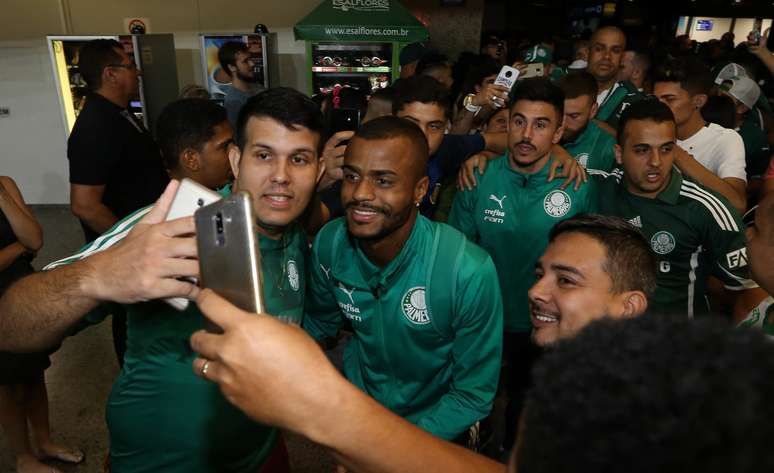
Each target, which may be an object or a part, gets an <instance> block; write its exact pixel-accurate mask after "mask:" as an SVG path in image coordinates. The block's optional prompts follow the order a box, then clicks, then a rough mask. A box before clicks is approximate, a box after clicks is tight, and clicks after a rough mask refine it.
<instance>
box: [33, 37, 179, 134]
mask: <svg viewBox="0 0 774 473" xmlns="http://www.w3.org/2000/svg"><path fill="white" fill-rule="evenodd" d="M46 39H47V42H48V50H49V53H50V56H51V65H52V67H53V70H54V81H55V83H56V88H57V96H58V97H59V103H60V106H61V109H62V119H63V121H64V125H65V139H67V138H68V137H69V136H70V131H71V130H72V129H73V125H74V124H75V119H76V118H77V117H78V113H80V111H81V109H82V108H83V105H84V103H85V100H86V96H87V95H88V88H87V86H86V82H85V81H84V80H83V77H82V76H81V74H80V71H79V69H78V62H79V57H78V52H79V51H80V48H81V46H83V45H84V44H86V43H87V42H89V41H92V40H94V39H114V40H116V41H118V42H119V43H121V46H122V47H123V49H124V52H126V54H127V55H128V56H129V57H130V58H132V59H133V60H134V63H135V64H136V65H137V68H138V69H140V70H141V71H142V76H141V77H140V87H139V92H138V94H137V96H136V97H132V98H131V100H130V102H129V110H130V111H131V112H132V113H134V115H135V116H136V117H137V118H139V119H141V120H142V122H143V123H144V124H145V127H146V128H148V130H151V131H154V130H155V125H156V119H157V118H158V116H159V114H160V113H161V110H162V109H163V108H164V107H165V106H166V105H167V104H168V103H169V102H172V101H173V100H175V99H176V98H177V94H178V90H179V87H178V83H177V63H176V59H175V43H174V39H173V36H172V35H171V34H149V35H115V36H110V35H106V36H48V37H46Z"/></svg>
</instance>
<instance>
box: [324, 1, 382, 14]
mask: <svg viewBox="0 0 774 473" xmlns="http://www.w3.org/2000/svg"><path fill="white" fill-rule="evenodd" d="M333 8H334V9H336V10H341V11H349V10H355V11H367V12H375V11H390V0H333Z"/></svg>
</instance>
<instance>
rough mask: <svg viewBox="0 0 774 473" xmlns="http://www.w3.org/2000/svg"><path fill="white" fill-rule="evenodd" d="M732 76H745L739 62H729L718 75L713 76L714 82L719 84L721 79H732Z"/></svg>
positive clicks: (721, 81) (745, 73)
mask: <svg viewBox="0 0 774 473" xmlns="http://www.w3.org/2000/svg"><path fill="white" fill-rule="evenodd" d="M734 77H747V71H745V70H744V67H742V66H740V65H739V64H737V63H735V62H730V63H728V64H726V65H725V66H724V67H723V69H721V70H720V72H718V75H717V77H716V78H715V84H717V85H720V84H722V83H723V81H727V80H729V79H733V78H734Z"/></svg>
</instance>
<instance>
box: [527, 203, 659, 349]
mask: <svg viewBox="0 0 774 473" xmlns="http://www.w3.org/2000/svg"><path fill="white" fill-rule="evenodd" d="M548 239H549V242H550V243H549V244H548V248H546V251H545V253H543V256H541V257H540V259H539V260H538V262H537V264H536V265H535V275H536V279H537V281H535V284H534V285H533V286H532V287H531V288H530V290H529V295H528V297H529V306H530V315H531V317H532V326H533V331H532V339H533V340H534V341H535V343H536V344H537V345H539V346H547V345H553V344H554V343H556V342H557V341H559V340H562V339H566V338H571V337H574V336H575V335H576V334H577V333H578V332H579V331H580V330H581V329H582V328H583V327H585V326H586V325H588V324H589V323H591V322H592V321H594V320H597V319H601V318H603V317H611V318H630V317H636V316H639V315H642V314H643V313H644V312H645V310H646V309H647V308H648V297H650V296H651V295H652V294H653V291H655V289H656V260H655V258H654V257H653V255H652V254H651V252H650V247H649V246H648V242H647V240H645V238H644V237H643V236H642V234H641V233H640V232H639V231H638V230H637V229H636V228H635V227H634V226H632V225H631V224H630V223H629V222H627V221H626V220H623V219H620V218H616V217H607V216H602V215H593V214H585V215H578V216H575V217H573V218H570V219H568V220H564V221H563V222H559V223H558V224H556V226H554V228H552V229H551V233H550V234H549V236H548ZM578 248H583V251H578Z"/></svg>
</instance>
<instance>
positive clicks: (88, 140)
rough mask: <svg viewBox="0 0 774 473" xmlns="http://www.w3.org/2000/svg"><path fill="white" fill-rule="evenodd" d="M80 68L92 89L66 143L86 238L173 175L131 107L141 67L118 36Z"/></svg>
mask: <svg viewBox="0 0 774 473" xmlns="http://www.w3.org/2000/svg"><path fill="white" fill-rule="evenodd" d="M79 65H80V72H81V75H82V76H83V78H84V79H85V80H86V83H87V84H88V86H89V89H90V90H91V94H89V96H88V98H87V99H86V105H85V106H84V107H83V110H81V113H80V114H79V115H78V119H77V120H76V121H75V126H74V127H73V130H72V133H71V134H70V139H69V140H68V141H67V158H68V159H69V160H70V209H71V210H72V212H73V214H74V215H75V216H76V217H78V218H79V219H80V221H81V226H82V227H83V233H84V235H85V237H86V242H87V243H88V242H90V241H92V240H94V239H95V238H96V237H98V236H99V235H101V234H102V233H104V232H105V231H107V230H108V229H109V228H110V227H112V226H113V224H115V223H116V222H117V221H118V220H120V219H122V218H124V217H126V216H127V215H129V214H130V213H132V212H134V211H135V210H137V209H139V208H141V207H144V206H146V205H150V204H152V203H153V202H155V200H156V199H157V198H158V197H159V196H160V195H161V193H162V192H163V191H164V188H165V187H166V185H167V183H168V182H169V177H168V176H167V172H166V170H165V169H164V165H163V163H162V161H161V153H160V152H159V148H158V146H157V145H156V143H155V142H154V141H153V137H152V136H151V134H150V133H149V132H148V130H146V129H145V127H144V126H143V124H142V122H141V121H140V120H137V118H136V117H134V115H132V113H131V112H130V111H129V110H127V107H128V105H129V100H130V99H131V98H133V97H136V96H137V92H138V89H139V71H138V70H137V66H136V64H135V63H134V60H133V59H132V58H130V57H129V56H128V55H127V54H126V53H125V52H124V50H123V48H122V47H121V44H120V43H118V42H117V41H115V40H110V39H97V40H94V41H91V42H89V43H86V44H85V45H84V46H83V47H82V48H81V51H80V61H79ZM124 317H125V316H124V315H123V314H116V313H114V314H113V342H114V345H115V348H116V355H117V356H118V360H119V363H122V360H123V352H124V350H125V340H126V321H125V319H124Z"/></svg>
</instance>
